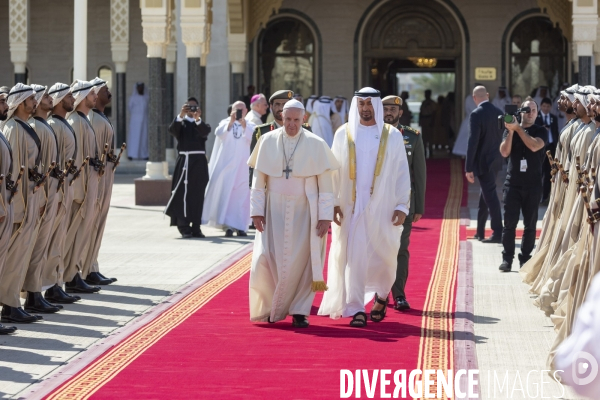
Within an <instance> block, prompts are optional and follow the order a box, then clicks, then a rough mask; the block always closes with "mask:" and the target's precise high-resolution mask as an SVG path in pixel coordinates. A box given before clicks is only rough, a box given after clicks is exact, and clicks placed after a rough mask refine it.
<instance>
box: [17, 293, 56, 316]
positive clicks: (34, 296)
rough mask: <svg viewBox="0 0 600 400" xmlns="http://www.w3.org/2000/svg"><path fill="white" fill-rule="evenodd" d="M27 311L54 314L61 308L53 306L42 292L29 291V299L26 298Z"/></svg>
mask: <svg viewBox="0 0 600 400" xmlns="http://www.w3.org/2000/svg"><path fill="white" fill-rule="evenodd" d="M25 311H27V312H40V313H46V314H52V313H55V312H57V311H60V308H58V307H56V306H53V305H52V304H50V303H48V302H47V301H44V297H43V296H42V294H41V293H40V292H27V299H25Z"/></svg>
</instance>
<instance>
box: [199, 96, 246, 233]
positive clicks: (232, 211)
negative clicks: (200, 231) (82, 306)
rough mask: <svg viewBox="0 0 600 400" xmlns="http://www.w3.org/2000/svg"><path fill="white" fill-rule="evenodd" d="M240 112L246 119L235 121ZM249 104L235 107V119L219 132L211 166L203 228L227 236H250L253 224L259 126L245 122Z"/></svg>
mask: <svg viewBox="0 0 600 400" xmlns="http://www.w3.org/2000/svg"><path fill="white" fill-rule="evenodd" d="M237 110H242V118H241V119H240V120H239V121H238V120H236V119H235V114H236V112H237ZM246 112H247V110H246V104H244V102H243V101H236V102H235V103H233V106H232V110H231V115H230V116H229V118H225V119H224V120H222V121H221V122H220V123H219V126H218V127H217V129H216V130H215V136H216V139H215V144H214V147H213V151H212V154H211V157H210V162H209V163H208V174H209V177H210V180H209V181H208V186H207V187H206V195H205V197H204V208H203V210H202V224H203V225H204V224H206V225H209V226H215V227H217V228H224V229H226V232H225V236H227V237H231V236H233V230H234V229H235V230H236V231H237V235H238V236H247V234H246V229H247V228H248V224H249V223H250V188H249V187H248V157H249V156H250V142H251V141H252V132H254V128H255V125H254V124H253V123H252V122H250V121H248V120H247V119H245V116H246Z"/></svg>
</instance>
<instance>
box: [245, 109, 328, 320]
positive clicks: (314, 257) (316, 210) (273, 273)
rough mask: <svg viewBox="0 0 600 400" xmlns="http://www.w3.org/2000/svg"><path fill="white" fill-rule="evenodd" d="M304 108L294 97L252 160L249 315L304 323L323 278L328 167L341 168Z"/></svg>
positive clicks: (322, 283)
mask: <svg viewBox="0 0 600 400" xmlns="http://www.w3.org/2000/svg"><path fill="white" fill-rule="evenodd" d="M303 119H304V106H303V105H302V103H300V102H299V101H297V100H294V99H292V100H289V101H288V102H287V103H285V106H284V107H283V125H284V126H283V127H282V128H279V129H275V130H273V131H270V132H268V133H266V134H264V135H262V136H261V137H260V139H259V141H258V143H257V145H256V147H255V148H254V151H253V152H252V155H251V156H250V159H249V160H248V165H250V166H251V167H253V168H254V179H253V182H252V193H251V197H250V199H251V210H250V213H251V215H252V220H253V222H254V225H255V226H256V229H257V231H258V232H257V234H256V239H255V241H254V253H253V256H252V267H251V270H250V320H251V321H257V322H258V321H262V322H266V321H268V322H277V321H280V320H283V319H285V318H286V317H287V316H288V315H292V316H293V322H292V324H293V326H294V327H298V328H306V327H307V326H308V319H307V316H308V315H309V314H310V310H311V307H312V303H313V299H314V296H315V292H317V291H324V290H327V287H326V286H325V282H324V279H323V265H324V261H325V236H326V235H327V230H328V229H329V226H330V223H331V220H332V218H333V187H332V181H331V172H332V171H334V170H336V169H338V168H339V165H338V162H337V160H336V159H335V156H334V155H333V153H332V152H331V150H330V149H329V147H328V146H327V144H326V143H325V142H324V141H323V140H322V139H321V138H319V137H318V136H316V135H314V134H312V133H311V132H309V131H307V130H306V129H304V128H302V122H303Z"/></svg>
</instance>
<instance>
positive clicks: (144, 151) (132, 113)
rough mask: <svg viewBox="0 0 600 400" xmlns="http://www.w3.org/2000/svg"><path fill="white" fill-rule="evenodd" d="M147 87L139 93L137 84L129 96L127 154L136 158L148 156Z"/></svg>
mask: <svg viewBox="0 0 600 400" xmlns="http://www.w3.org/2000/svg"><path fill="white" fill-rule="evenodd" d="M149 99H150V98H149V96H148V88H147V87H144V94H139V93H138V91H137V84H135V85H134V86H133V92H132V93H131V97H130V98H129V104H128V108H129V132H128V137H127V156H128V157H132V158H137V159H144V158H148V101H149Z"/></svg>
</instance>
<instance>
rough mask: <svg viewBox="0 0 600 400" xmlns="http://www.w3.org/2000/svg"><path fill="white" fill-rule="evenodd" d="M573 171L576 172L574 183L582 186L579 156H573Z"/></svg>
mask: <svg viewBox="0 0 600 400" xmlns="http://www.w3.org/2000/svg"><path fill="white" fill-rule="evenodd" d="M575 169H576V170H577V180H576V181H575V183H576V184H578V185H582V184H583V172H582V171H581V164H580V163H579V156H575Z"/></svg>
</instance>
